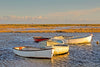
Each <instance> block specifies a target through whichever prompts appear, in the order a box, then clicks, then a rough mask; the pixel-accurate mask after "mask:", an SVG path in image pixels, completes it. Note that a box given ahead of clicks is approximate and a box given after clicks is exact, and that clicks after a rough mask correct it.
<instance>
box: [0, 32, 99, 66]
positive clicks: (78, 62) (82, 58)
mask: <svg viewBox="0 0 100 67" xmlns="http://www.w3.org/2000/svg"><path fill="white" fill-rule="evenodd" d="M88 34H89V33H0V67H100V44H98V45H97V44H96V41H100V35H99V34H100V33H93V34H94V37H93V41H92V43H90V44H77V45H74V44H73V45H70V49H69V54H64V55H58V56H54V57H52V59H35V58H24V57H20V56H17V55H15V54H14V53H13V51H12V48H13V47H17V46H25V45H27V46H28V45H31V46H36V47H38V46H39V44H38V43H35V42H34V41H33V38H32V37H33V36H46V37H52V36H56V35H67V36H74V35H77V36H83V35H88Z"/></svg>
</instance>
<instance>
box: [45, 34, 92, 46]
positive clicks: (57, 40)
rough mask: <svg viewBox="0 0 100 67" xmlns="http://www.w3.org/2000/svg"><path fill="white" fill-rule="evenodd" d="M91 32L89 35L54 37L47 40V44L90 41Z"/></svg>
mask: <svg viewBox="0 0 100 67" xmlns="http://www.w3.org/2000/svg"><path fill="white" fill-rule="evenodd" d="M92 36H93V35H92V34H91V35H89V36H83V37H72V38H67V39H64V38H62V37H58V38H57V37H56V38H55V37H54V38H51V39H50V40H48V41H47V44H48V45H50V44H66V43H67V44H80V43H90V42H91V41H92Z"/></svg>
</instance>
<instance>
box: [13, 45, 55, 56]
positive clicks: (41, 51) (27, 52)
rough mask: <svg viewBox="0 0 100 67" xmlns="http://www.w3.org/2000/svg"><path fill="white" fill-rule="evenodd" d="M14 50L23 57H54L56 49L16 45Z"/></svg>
mask: <svg viewBox="0 0 100 67" xmlns="http://www.w3.org/2000/svg"><path fill="white" fill-rule="evenodd" d="M13 52H14V53H15V54H17V55H19V56H23V57H34V58H52V56H53V53H54V49H52V48H36V47H30V46H22V47H14V48H13Z"/></svg>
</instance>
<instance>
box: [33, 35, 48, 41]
mask: <svg viewBox="0 0 100 67" xmlns="http://www.w3.org/2000/svg"><path fill="white" fill-rule="evenodd" d="M33 39H34V41H35V42H40V41H44V40H48V39H50V38H48V37H41V36H35V37H33Z"/></svg>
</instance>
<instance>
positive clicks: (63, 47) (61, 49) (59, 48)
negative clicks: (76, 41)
mask: <svg viewBox="0 0 100 67" xmlns="http://www.w3.org/2000/svg"><path fill="white" fill-rule="evenodd" d="M61 41H62V40H61ZM39 44H40V46H41V47H42V48H53V49H54V53H53V55H59V54H64V53H68V51H69V45H67V44H63V43H62V44H60V43H55V44H54V43H49V44H47V41H42V42H40V43H39Z"/></svg>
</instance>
